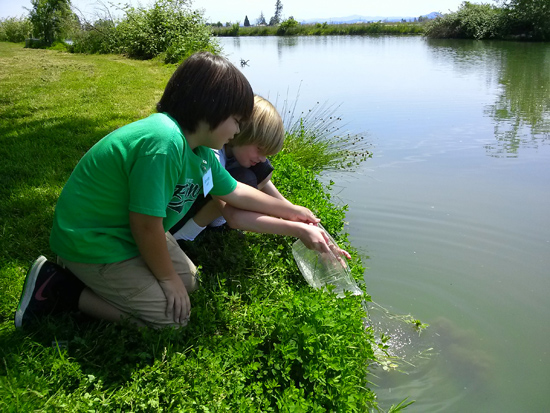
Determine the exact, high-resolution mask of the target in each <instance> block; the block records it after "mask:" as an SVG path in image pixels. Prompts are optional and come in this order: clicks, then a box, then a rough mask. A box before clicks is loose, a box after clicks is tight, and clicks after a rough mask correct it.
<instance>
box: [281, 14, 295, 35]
mask: <svg viewBox="0 0 550 413" xmlns="http://www.w3.org/2000/svg"><path fill="white" fill-rule="evenodd" d="M299 26H300V23H298V22H297V21H296V20H294V18H293V17H289V18H288V19H286V20H285V21H283V22H282V23H281V24H280V25H279V27H277V35H278V36H284V35H288V34H294V33H293V31H294V32H295V31H296V30H294V29H296V28H298V27H299Z"/></svg>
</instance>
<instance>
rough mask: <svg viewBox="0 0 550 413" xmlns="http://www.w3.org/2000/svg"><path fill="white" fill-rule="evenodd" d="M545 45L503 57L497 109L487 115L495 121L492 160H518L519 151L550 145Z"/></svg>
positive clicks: (521, 48) (549, 56)
mask: <svg viewBox="0 0 550 413" xmlns="http://www.w3.org/2000/svg"><path fill="white" fill-rule="evenodd" d="M545 46H546V45H543V44H520V45H515V47H509V48H506V49H505V50H506V51H507V53H506V54H505V55H504V56H503V61H502V68H501V73H500V79H499V85H500V93H499V96H498V98H497V100H496V102H495V104H494V105H490V106H488V107H487V108H486V110H485V113H486V114H487V115H489V116H491V117H492V118H493V119H494V123H495V138H496V143H495V144H494V145H488V146H487V147H486V148H487V151H488V153H489V154H490V155H491V156H497V157H500V156H507V157H517V156H518V150H519V149H520V148H527V147H530V148H537V147H538V146H539V145H541V144H547V143H549V142H550V70H549V67H550V48H549V47H548V46H546V47H545Z"/></svg>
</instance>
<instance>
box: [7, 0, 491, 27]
mask: <svg viewBox="0 0 550 413" xmlns="http://www.w3.org/2000/svg"><path fill="white" fill-rule="evenodd" d="M119 1H120V3H131V4H132V5H134V6H137V5H140V4H141V5H143V6H146V7H147V6H149V5H150V4H152V3H154V1H153V0H126V1H124V0H119ZM119 1H116V3H118V2H119ZM281 1H282V4H283V16H284V17H285V18H286V17H289V16H293V17H294V18H295V19H296V20H307V19H313V18H319V19H323V18H329V17H344V16H350V15H353V14H359V15H364V16H383V17H392V16H411V17H416V16H420V15H423V14H428V13H431V12H433V11H439V12H443V13H446V12H448V11H456V10H457V9H458V8H459V7H460V4H462V1H463V0H384V1H380V0H362V1H357V0H339V1H334V0H330V1H329V0H292V1H289V0H281ZM475 2H477V1H475V0H474V3H475ZM480 2H481V1H480ZM489 2H490V0H489ZM107 3H108V2H107V1H99V0H72V4H73V5H74V6H76V7H77V8H78V9H79V10H81V11H82V12H83V13H84V15H85V16H86V17H87V19H88V20H94V18H93V17H94V16H95V15H97V13H98V12H100V11H101V9H102V7H101V5H102V4H107ZM24 7H26V8H29V9H30V8H31V2H30V0H1V2H0V18H5V17H20V16H23V15H26V14H27V11H26V10H25V9H24ZM192 7H193V8H194V9H203V10H204V15H205V17H206V18H207V19H208V20H209V21H212V22H217V21H221V22H223V23H225V22H228V21H230V22H237V21H238V22H241V23H242V21H243V20H244V17H245V16H248V18H249V19H250V22H251V23H254V22H255V21H256V19H257V18H258V17H259V16H260V13H262V12H263V14H264V16H265V17H266V19H267V20H269V17H271V16H272V15H273V13H274V11H275V0H231V1H229V0H195V1H193V2H192Z"/></svg>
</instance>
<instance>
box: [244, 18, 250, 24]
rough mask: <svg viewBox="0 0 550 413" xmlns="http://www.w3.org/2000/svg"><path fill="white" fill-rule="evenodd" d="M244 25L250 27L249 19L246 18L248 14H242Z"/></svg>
mask: <svg viewBox="0 0 550 413" xmlns="http://www.w3.org/2000/svg"><path fill="white" fill-rule="evenodd" d="M244 27H250V21H249V20H248V16H244Z"/></svg>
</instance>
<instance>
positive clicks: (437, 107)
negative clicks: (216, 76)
mask: <svg viewBox="0 0 550 413" xmlns="http://www.w3.org/2000/svg"><path fill="white" fill-rule="evenodd" d="M221 44H222V46H223V47H224V52H225V54H226V55H227V56H228V57H229V59H230V60H232V61H233V62H234V63H235V64H237V65H240V62H241V59H243V60H245V61H248V62H247V65H245V66H244V67H243V68H242V70H243V72H244V73H245V75H246V76H247V77H248V79H249V80H250V82H251V83H252V86H253V88H254V90H255V92H256V93H258V94H261V95H263V96H264V97H266V98H269V99H270V100H272V101H273V102H274V103H275V102H276V103H277V105H278V107H279V108H281V107H282V104H283V101H284V100H288V101H289V102H290V105H289V104H288V103H287V107H289V106H292V105H293V103H292V102H295V103H296V108H297V109H296V111H297V112H298V113H299V112H300V111H307V110H308V109H311V108H313V107H314V106H315V105H316V102H320V103H321V104H322V103H325V102H327V103H328V104H329V105H336V106H338V105H339V107H338V108H337V114H338V115H340V116H341V117H342V119H343V121H344V122H345V123H346V125H345V129H346V130H349V131H351V132H354V133H364V134H365V136H366V137H367V139H368V141H369V142H370V143H371V148H370V149H371V151H372V152H373V158H372V159H369V160H368V161H366V162H364V163H363V164H362V165H361V167H359V168H358V170H356V171H355V172H353V173H340V174H336V173H332V174H330V176H325V177H324V178H323V179H328V178H330V179H332V180H334V181H336V186H335V188H334V190H333V192H334V193H335V194H336V195H337V197H338V198H339V199H340V200H341V202H342V203H345V204H348V205H349V212H348V214H347V221H348V224H347V231H348V232H349V233H350V239H351V241H352V243H353V245H354V246H355V247H356V248H358V249H359V251H361V253H362V254H363V256H364V257H365V259H364V264H365V266H366V267H368V268H367V270H366V271H365V280H366V283H367V289H368V291H369V293H370V294H371V295H372V297H373V300H374V301H375V302H376V303H377V304H378V305H373V306H371V310H370V312H371V318H372V322H373V323H374V324H375V327H376V329H377V331H378V332H384V333H386V334H388V335H389V336H390V337H391V339H390V343H391V344H392V353H393V354H395V355H396V356H399V357H400V359H398V360H397V361H396V363H397V364H398V365H399V368H398V369H390V370H389V371H385V370H383V369H381V368H378V369H375V370H374V371H373V373H374V374H375V375H376V376H374V375H372V376H371V377H369V379H370V380H371V382H372V386H371V387H372V388H373V389H374V390H375V391H376V393H377V394H378V396H379V402H380V405H381V406H382V407H383V408H385V409H387V408H389V406H390V405H391V404H395V403H399V402H400V401H401V400H403V399H404V398H406V397H408V398H409V400H416V402H415V403H414V404H412V405H411V406H409V407H408V408H407V411H418V412H427V411H429V412H438V411H441V412H465V411H476V412H488V411H494V412H518V411H526V412H542V411H547V409H548V402H549V400H550V399H549V396H548V390H549V389H550V345H549V343H550V322H549V320H550V300H549V298H548V297H549V295H550V44H548V43H547V44H542V43H539V44H529V43H516V42H491V41H468V40H464V41H449V40H427V39H423V38H421V37H388V36H384V37H315V38H313V37H312V38H277V37H262V38H245V37H243V38H223V39H221ZM367 257H368V258H367ZM407 314H410V315H412V316H413V317H414V318H415V319H420V320H421V321H422V322H424V323H427V324H429V325H430V326H429V327H428V328H427V329H426V330H425V331H423V332H422V333H421V334H420V336H419V335H418V333H416V332H415V331H414V329H413V328H412V325H411V324H410V323H405V322H403V321H402V319H401V318H400V317H398V316H399V315H407Z"/></svg>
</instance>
